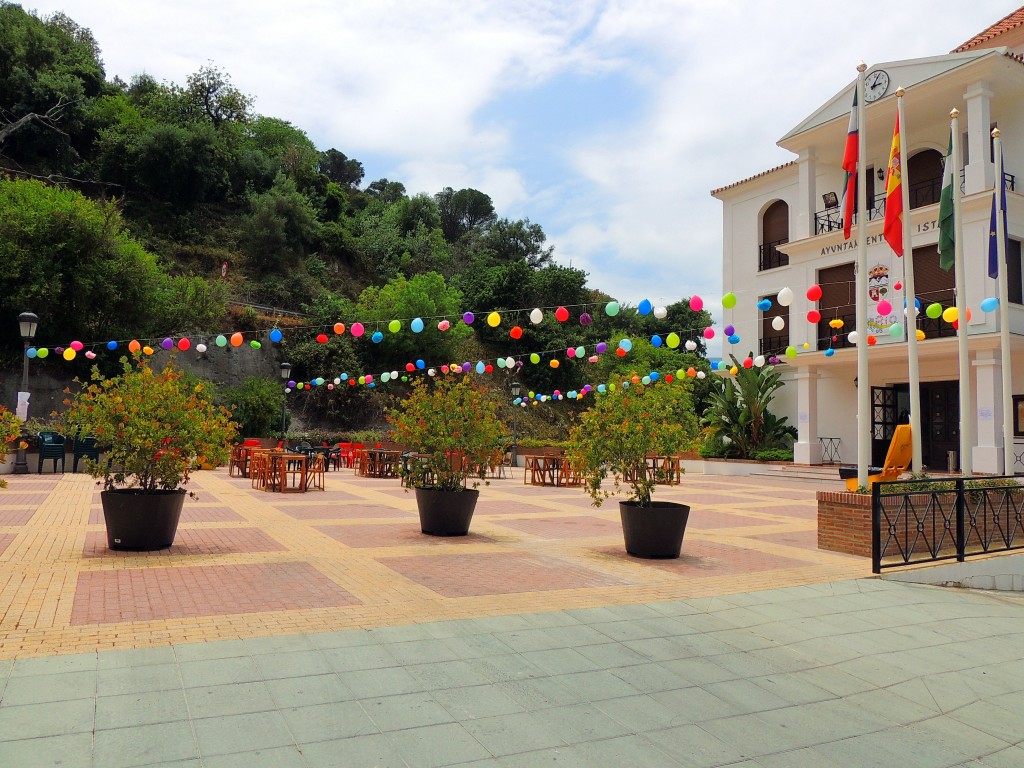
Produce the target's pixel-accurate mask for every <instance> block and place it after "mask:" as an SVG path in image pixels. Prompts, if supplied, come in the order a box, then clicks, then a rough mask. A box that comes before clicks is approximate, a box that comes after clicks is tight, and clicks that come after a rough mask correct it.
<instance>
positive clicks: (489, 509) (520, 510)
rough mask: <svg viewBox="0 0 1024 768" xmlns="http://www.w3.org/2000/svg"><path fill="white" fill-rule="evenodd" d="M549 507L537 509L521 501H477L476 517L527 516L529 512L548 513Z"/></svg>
mask: <svg viewBox="0 0 1024 768" xmlns="http://www.w3.org/2000/svg"><path fill="white" fill-rule="evenodd" d="M550 511H551V509H550V508H549V507H538V506H534V505H533V504H527V503H525V502H522V501H478V502H477V505H476V511H475V512H474V514H477V515H508V514H513V515H528V514H530V513H531V512H550Z"/></svg>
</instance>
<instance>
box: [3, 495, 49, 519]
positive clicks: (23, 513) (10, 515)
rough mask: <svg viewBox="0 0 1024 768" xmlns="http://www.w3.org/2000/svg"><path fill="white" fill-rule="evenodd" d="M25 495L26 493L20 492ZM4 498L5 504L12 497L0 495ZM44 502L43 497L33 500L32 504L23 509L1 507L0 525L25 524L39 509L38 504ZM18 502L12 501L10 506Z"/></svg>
mask: <svg viewBox="0 0 1024 768" xmlns="http://www.w3.org/2000/svg"><path fill="white" fill-rule="evenodd" d="M18 495H22V496H23V495H25V494H18ZM0 499H3V502H4V504H5V505H7V504H8V501H9V499H10V497H9V496H6V495H4V496H0ZM41 503H42V499H39V500H37V501H34V502H32V503H31V504H30V505H28V506H25V507H22V508H21V509H0V525H24V524H25V523H27V522H28V521H29V518H31V517H32V515H34V514H35V513H36V510H37V509H39V507H38V505H39V504H41ZM16 504H18V502H11V503H10V506H12V507H13V506H15V505H16Z"/></svg>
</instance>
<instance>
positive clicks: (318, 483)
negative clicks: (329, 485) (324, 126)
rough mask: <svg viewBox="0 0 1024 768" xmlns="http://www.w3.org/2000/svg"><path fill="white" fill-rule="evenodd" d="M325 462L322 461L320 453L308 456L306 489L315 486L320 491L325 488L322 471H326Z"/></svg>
mask: <svg viewBox="0 0 1024 768" xmlns="http://www.w3.org/2000/svg"><path fill="white" fill-rule="evenodd" d="M326 467H327V462H326V461H324V456H323V454H321V453H317V454H314V455H313V456H311V457H310V458H309V466H308V467H306V490H307V491H308V490H309V489H310V488H317V489H319V490H321V491H325V490H327V489H326V488H324V473H325V472H326V471H327V470H326Z"/></svg>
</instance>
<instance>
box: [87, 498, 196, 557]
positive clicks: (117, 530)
mask: <svg viewBox="0 0 1024 768" xmlns="http://www.w3.org/2000/svg"><path fill="white" fill-rule="evenodd" d="M100 501H102V503H103V520H104V521H105V522H106V524H107V546H108V547H110V548H111V549H133V550H140V551H149V550H154V549H166V548H167V547H169V546H171V544H173V543H174V534H175V532H176V531H177V530H178V519H179V518H180V517H181V508H182V506H183V505H184V504H185V489H184V488H178V489H177V490H173V491H155V492H153V493H143V492H142V491H140V490H139V489H138V488H116V489H114V490H112V491H103V492H102V493H101V494H100Z"/></svg>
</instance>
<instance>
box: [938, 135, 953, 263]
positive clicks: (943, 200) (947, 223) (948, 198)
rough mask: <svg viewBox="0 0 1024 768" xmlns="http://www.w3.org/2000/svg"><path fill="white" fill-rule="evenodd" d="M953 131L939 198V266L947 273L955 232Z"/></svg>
mask: <svg viewBox="0 0 1024 768" xmlns="http://www.w3.org/2000/svg"><path fill="white" fill-rule="evenodd" d="M955 175H956V173H955V169H954V168H953V131H952V130H951V131H950V132H949V149H947V150H946V161H945V163H944V165H943V171H942V194H941V195H940V196H939V266H940V267H942V268H943V269H944V270H946V271H947V272H948V271H949V270H950V269H952V268H953V262H954V254H953V251H954V250H955V249H956V232H955V230H954V227H953V177H954V176H955Z"/></svg>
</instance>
